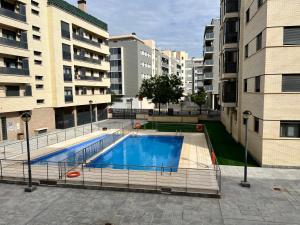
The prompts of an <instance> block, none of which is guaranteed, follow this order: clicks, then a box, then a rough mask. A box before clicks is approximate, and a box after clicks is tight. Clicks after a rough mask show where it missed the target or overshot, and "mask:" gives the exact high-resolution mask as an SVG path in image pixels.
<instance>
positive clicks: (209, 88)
mask: <svg viewBox="0 0 300 225" xmlns="http://www.w3.org/2000/svg"><path fill="white" fill-rule="evenodd" d="M204 89H205V91H213V89H214V87H213V86H212V85H204Z"/></svg>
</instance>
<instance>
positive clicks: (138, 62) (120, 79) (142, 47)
mask: <svg viewBox="0 0 300 225" xmlns="http://www.w3.org/2000/svg"><path fill="white" fill-rule="evenodd" d="M109 48H110V64H111V66H110V79H111V91H112V92H113V93H114V94H115V95H116V96H117V99H116V102H115V103H114V106H113V107H114V108H129V107H131V101H132V104H133V106H134V108H141V107H142V106H144V108H148V107H151V108H152V105H151V104H149V102H148V101H147V100H146V99H145V100H144V102H142V101H139V99H138V98H137V97H136V96H137V95H138V92H139V89H140V86H141V84H142V81H143V80H144V79H147V78H150V77H152V76H153V74H155V72H156V71H155V70H156V69H155V68H156V67H155V64H156V55H155V49H156V48H155V42H154V41H152V40H146V41H144V40H142V39H140V38H138V37H137V36H136V34H135V33H132V34H130V35H119V36H111V37H110V39H109ZM131 99H132V100H131Z"/></svg>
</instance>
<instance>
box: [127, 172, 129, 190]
mask: <svg viewBox="0 0 300 225" xmlns="http://www.w3.org/2000/svg"><path fill="white" fill-rule="evenodd" d="M127 171H128V189H129V168H128V167H127Z"/></svg>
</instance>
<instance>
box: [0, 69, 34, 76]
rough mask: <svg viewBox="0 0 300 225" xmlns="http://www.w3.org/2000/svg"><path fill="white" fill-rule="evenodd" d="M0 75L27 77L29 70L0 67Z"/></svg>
mask: <svg viewBox="0 0 300 225" xmlns="http://www.w3.org/2000/svg"><path fill="white" fill-rule="evenodd" d="M0 74H8V75H21V76H29V70H28V69H17V68H10V67H0Z"/></svg>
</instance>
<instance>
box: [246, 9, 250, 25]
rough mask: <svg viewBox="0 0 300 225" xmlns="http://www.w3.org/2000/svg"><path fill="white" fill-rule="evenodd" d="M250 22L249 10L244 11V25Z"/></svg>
mask: <svg viewBox="0 0 300 225" xmlns="http://www.w3.org/2000/svg"><path fill="white" fill-rule="evenodd" d="M249 21H250V8H249V9H248V10H247V11H246V23H249Z"/></svg>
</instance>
